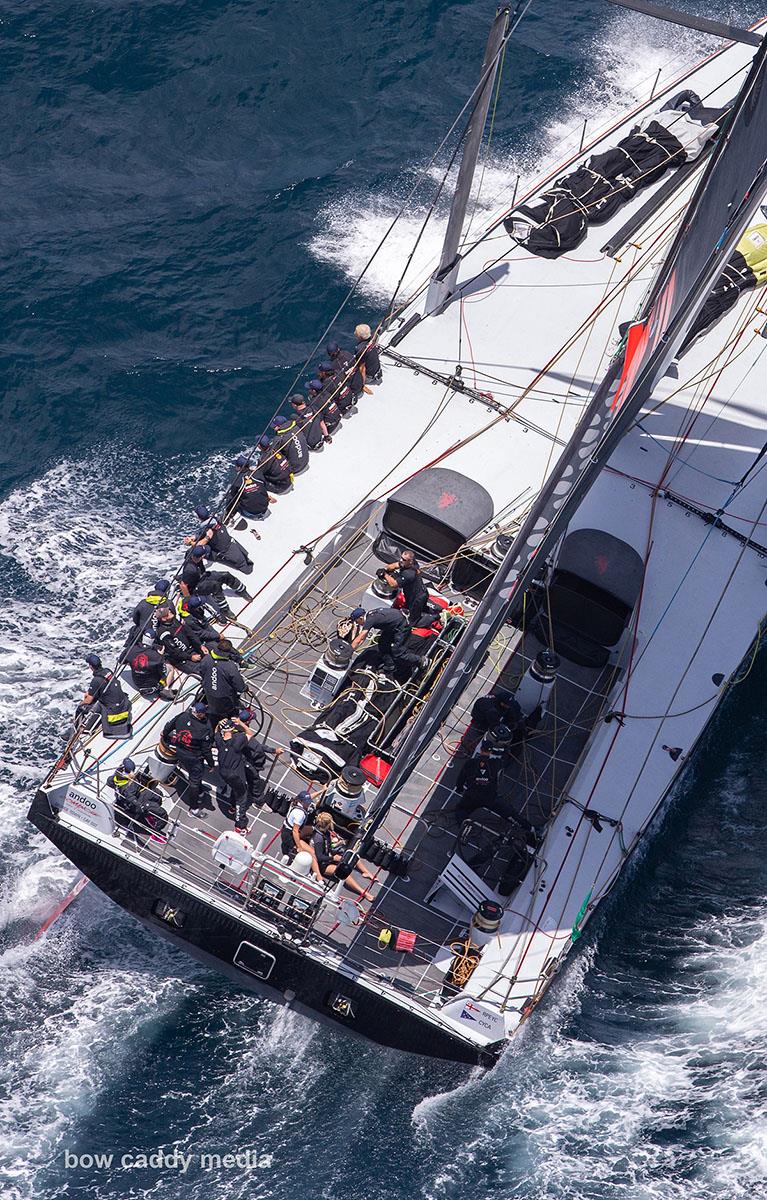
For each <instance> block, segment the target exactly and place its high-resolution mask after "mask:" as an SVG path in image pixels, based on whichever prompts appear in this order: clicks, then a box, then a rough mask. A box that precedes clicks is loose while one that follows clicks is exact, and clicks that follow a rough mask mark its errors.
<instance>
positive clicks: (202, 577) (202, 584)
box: [179, 546, 251, 617]
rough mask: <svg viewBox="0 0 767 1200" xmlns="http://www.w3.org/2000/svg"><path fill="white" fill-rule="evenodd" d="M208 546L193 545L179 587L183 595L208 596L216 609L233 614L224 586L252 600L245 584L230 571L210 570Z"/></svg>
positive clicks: (224, 614) (225, 613) (221, 612)
mask: <svg viewBox="0 0 767 1200" xmlns="http://www.w3.org/2000/svg"><path fill="white" fill-rule="evenodd" d="M207 553H208V551H207V547H205V546H192V549H191V550H190V551H189V554H188V555H187V557H186V561H185V562H184V566H183V568H182V570H181V578H180V580H179V587H180V589H181V594H182V595H183V596H186V597H189V596H195V595H196V596H207V597H209V598H210V602H211V604H212V605H213V607H214V608H215V609H216V611H217V612H218V613H220V614H222V615H223V616H225V617H231V616H232V615H233V614H232V612H231V609H230V608H229V605H228V603H227V600H226V597H225V596H224V588H225V587H228V588H231V590H232V591H233V592H236V593H237V595H238V596H243V597H244V598H245V599H246V600H250V599H251V596H250V593H249V592H248V590H247V588H246V587H245V584H244V583H243V582H242V580H241V579H238V578H237V576H236V575H232V574H230V572H229V571H209V570H208V569H207V568H206V566H205V556H206V555H207Z"/></svg>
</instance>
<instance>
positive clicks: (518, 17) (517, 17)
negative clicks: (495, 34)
mask: <svg viewBox="0 0 767 1200" xmlns="http://www.w3.org/2000/svg"><path fill="white" fill-rule="evenodd" d="M531 3H532V0H517V3H516V6H515V8H514V12H513V13H511V14H510V15H509V25H508V28H507V30H506V33H505V34H504V35H503V38H502V40H501V43H500V45H499V47H498V49H497V50H496V52H495V54H494V55H493V57H492V59H491V60H490V62H489V63H488V65H487V67H486V69H485V70H484V71H483V72H482V76H481V78H480V81H479V83H478V84H477V86H476V87H475V89H474V91H473V92H472V95H471V97H470V103H471V111H470V113H469V115H468V117H467V119H466V123H465V125H464V129H463V132H462V133H461V136H460V138H459V139H458V142H457V144H456V146H455V149H454V150H453V153H452V154H451V156H450V161H449V162H448V165H447V167H446V169H445V171H444V172H443V175H442V179H441V180H440V183H439V187H438V188H437V191H436V193H435V195H434V198H433V200H432V202H431V204H430V206H429V209H428V211H427V213H426V216H425V218H424V220H423V223H422V225H421V228H420V230H419V231H418V236H417V237H416V240H415V243H414V245H413V248H412V250H411V251H410V254H409V255H408V258H407V261H406V263H405V267H404V270H403V272H402V274H401V275H400V278H399V281H398V283H397V286H396V288H395V289H394V294H393V295H392V298H391V300H390V301H389V308H388V312H387V314H386V317H385V318H384V322H383V323H384V325H385V324H386V323H387V322H388V321H389V320H390V318H391V317H392V315H393V313H394V305H395V302H396V299H397V296H398V295H399V291H400V288H401V287H402V284H403V282H404V279H405V276H406V274H407V272H408V270H409V268H410V264H411V262H412V261H413V256H414V255H415V252H416V250H417V248H418V246H419V244H420V241H421V238H422V237H423V234H424V232H425V231H426V226H427V225H428V223H429V221H430V220H431V217H432V215H433V213H434V209H435V207H436V204H437V201H438V199H439V197H440V195H441V193H442V189H443V188H444V186H445V183H446V182H447V177H448V175H449V174H450V171H451V169H452V166H453V163H454V162H455V159H456V157H457V155H458V151H459V150H460V148H461V145H462V143H463V141H464V139H465V137H466V135H467V133H468V131H469V126H470V125H471V122H472V119H473V117H474V114H475V112H476V110H477V105H478V104H479V99H480V96H481V94H482V91H483V90H484V87H485V84H486V83H487V80H488V79H489V78H490V76H491V74H492V73H493V72H494V71H495V70H496V67H497V64H498V61H499V59H500V57H501V55H503V54H504V53H505V50H506V46H507V44H508V42H509V39H510V38H511V36H512V34H513V33H514V32H515V31H516V29H517V27H518V25H519V24H520V22H521V21H522V19H523V17H524V16H525V14H526V13H527V10H528V9H529V7H530V5H531ZM467 108H468V102H467V104H466V105H464V108H463V109H462V110H461V114H459V118H458V119H460V115H462V114H463V113H464V112H466V109H467ZM458 119H457V120H456V122H455V124H457V123H458ZM453 128H455V125H454V126H453ZM451 132H452V130H451ZM448 136H450V135H449V134H448ZM445 140H446V139H445ZM442 144H443V145H444V141H443V143H442ZM438 152H439V151H438ZM434 158H436V154H435V156H434ZM434 158H433V159H432V162H433V161H434ZM429 165H430V166H431V164H429Z"/></svg>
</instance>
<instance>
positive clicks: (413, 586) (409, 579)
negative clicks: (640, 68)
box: [378, 550, 429, 624]
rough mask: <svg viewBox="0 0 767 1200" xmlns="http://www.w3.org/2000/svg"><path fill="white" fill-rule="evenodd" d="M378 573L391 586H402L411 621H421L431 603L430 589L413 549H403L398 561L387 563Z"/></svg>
mask: <svg viewBox="0 0 767 1200" xmlns="http://www.w3.org/2000/svg"><path fill="white" fill-rule="evenodd" d="M378 574H379V575H381V576H382V578H383V579H385V580H386V582H387V583H388V584H389V585H390V587H399V588H401V590H402V594H403V596H404V598H405V608H406V609H407V611H408V613H409V615H410V620H411V622H412V623H413V624H415V622H416V621H419V620H420V619H421V617H422V616H423V614H424V612H425V611H426V605H427V604H428V603H429V591H428V588H427V587H426V584H425V583H424V581H423V576H422V575H421V568H420V566H419V565H418V563H417V561H416V557H415V554H413V551H412V550H403V551H402V554H401V555H400V557H399V560H398V561H397V562H390V563H387V565H386V566H385V567H383V568H382V569H381V571H379V572H378Z"/></svg>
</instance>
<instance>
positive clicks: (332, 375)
mask: <svg viewBox="0 0 767 1200" xmlns="http://www.w3.org/2000/svg"><path fill="white" fill-rule="evenodd" d="M317 378H318V379H319V381H320V383H321V384H322V391H321V392H320V395H319V396H318V399H319V400H324V399H330V398H331V397H332V398H333V400H334V401H335V403H336V404H337V405H338V409H339V411H340V413H341V416H343V417H348V416H351V415H352V414H353V413H355V412H356V411H357V410H356V408H355V406H354V393H353V391H352V389H351V388H350V387H349V384H348V381H347V380H346V378H345V377H344V375H343V373H342V374H340V375H339V373H338V371H337V370H336V368H335V367H334V366H333V364H332V362H329V361H325V362H321V363H320V365H319V366H318V367H317ZM315 382H316V380H314V379H313V380H312V383H311V384H310V387H311V386H312V385H313V384H314V383H315Z"/></svg>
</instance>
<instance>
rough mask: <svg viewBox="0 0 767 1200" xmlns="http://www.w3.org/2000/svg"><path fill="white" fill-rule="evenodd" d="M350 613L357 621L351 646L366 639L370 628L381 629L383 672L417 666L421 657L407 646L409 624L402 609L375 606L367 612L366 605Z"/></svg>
mask: <svg viewBox="0 0 767 1200" xmlns="http://www.w3.org/2000/svg"><path fill="white" fill-rule="evenodd" d="M349 615H350V617H351V620H352V621H353V623H354V636H353V638H352V647H353V648H354V649H355V650H356V649H357V648H358V647H359V646H361V645H362V643H363V642H364V641H365V639H366V637H367V635H368V630H370V629H377V630H378V641H377V643H376V651H377V653H378V655H379V657H380V668H381V670H382V671H385V672H386V673H387V674H394V673H395V671H396V670H398V669H400V670H404V671H409V670H411V669H412V668H413V667H415V666H417V665H418V663H419V661H420V656H419V655H417V654H412V653H411V652H410V651H409V650H407V648H406V643H407V640H408V635H409V634H410V625H409V623H408V621H407V619H406V617H405V614H404V613H403V612H401V611H400V610H399V609H396V608H374V609H373V610H372V611H371V612H365V609H364V608H355V609H354V611H353V612H351V613H350V614H349Z"/></svg>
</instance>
